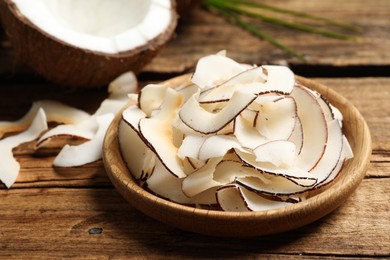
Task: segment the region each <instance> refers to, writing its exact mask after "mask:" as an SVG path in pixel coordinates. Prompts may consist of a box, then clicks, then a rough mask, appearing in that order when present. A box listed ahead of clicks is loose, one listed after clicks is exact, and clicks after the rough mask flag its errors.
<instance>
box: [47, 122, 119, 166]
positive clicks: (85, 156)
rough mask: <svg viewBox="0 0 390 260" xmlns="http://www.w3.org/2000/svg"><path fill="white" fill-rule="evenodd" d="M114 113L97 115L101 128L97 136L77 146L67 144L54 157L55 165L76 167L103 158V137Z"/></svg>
mask: <svg viewBox="0 0 390 260" xmlns="http://www.w3.org/2000/svg"><path fill="white" fill-rule="evenodd" d="M113 118H114V114H104V115H101V116H97V117H96V120H97V123H98V125H99V128H98V130H97V132H96V134H95V136H94V137H93V138H92V139H91V140H90V141H87V142H85V143H82V144H80V145H77V146H70V145H65V146H64V147H63V148H62V150H61V151H60V153H59V154H58V155H57V156H56V158H55V159H54V162H53V165H54V166H57V167H74V166H80V165H84V164H87V163H91V162H94V161H97V160H99V159H101V158H102V149H103V139H104V136H105V134H106V132H107V129H108V126H109V125H110V123H111V121H112V120H113Z"/></svg>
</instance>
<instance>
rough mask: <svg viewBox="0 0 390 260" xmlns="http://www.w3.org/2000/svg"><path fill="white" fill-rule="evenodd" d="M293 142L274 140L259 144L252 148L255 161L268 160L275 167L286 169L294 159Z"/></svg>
mask: <svg viewBox="0 0 390 260" xmlns="http://www.w3.org/2000/svg"><path fill="white" fill-rule="evenodd" d="M295 149H296V148H295V144H294V143H292V142H290V141H284V140H276V141H270V142H267V143H265V144H261V145H259V146H258V147H256V148H255V149H254V150H253V153H254V155H255V156H256V161H257V162H270V163H272V164H273V165H275V166H276V167H280V168H282V169H288V168H290V167H292V165H293V164H294V161H295V159H296V152H295Z"/></svg>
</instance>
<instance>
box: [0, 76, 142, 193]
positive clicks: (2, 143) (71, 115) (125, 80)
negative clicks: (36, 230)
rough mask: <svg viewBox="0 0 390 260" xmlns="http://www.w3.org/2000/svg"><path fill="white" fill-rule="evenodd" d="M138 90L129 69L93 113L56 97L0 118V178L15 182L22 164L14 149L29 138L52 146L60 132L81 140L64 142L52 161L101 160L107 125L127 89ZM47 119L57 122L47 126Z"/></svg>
mask: <svg viewBox="0 0 390 260" xmlns="http://www.w3.org/2000/svg"><path fill="white" fill-rule="evenodd" d="M136 90H137V80H136V78H135V75H134V74H133V73H132V72H128V73H124V74H123V75H121V76H119V77H118V78H117V79H115V80H114V81H113V82H111V84H110V85H109V88H108V91H109V93H110V95H109V97H108V98H107V99H105V100H104V101H103V102H102V103H101V105H100V107H99V108H98V109H97V110H96V112H95V113H94V114H92V115H91V114H89V113H87V112H85V111H82V110H80V109H77V108H74V107H71V106H68V105H66V104H63V103H60V102H57V101H52V100H39V101H36V102H34V103H33V105H32V107H31V108H30V110H29V111H28V113H27V114H26V115H25V116H24V117H23V118H21V119H20V120H17V121H13V122H9V121H0V165H1V167H0V181H1V182H3V183H4V184H5V185H6V186H7V187H8V188H10V187H11V186H12V185H13V184H14V183H15V181H16V178H17V176H18V174H19V170H20V165H19V163H18V161H17V160H16V159H15V158H14V156H13V153H12V150H13V149H14V148H15V147H17V146H19V145H20V144H22V143H26V142H34V143H35V148H36V149H39V148H43V147H47V146H50V143H51V141H53V140H55V139H56V138H58V137H61V136H68V137H73V138H76V139H80V140H82V141H83V142H82V143H81V144H79V145H68V144H65V146H63V148H62V149H61V151H60V153H59V154H58V155H57V156H56V158H55V160H54V162H53V165H54V166H56V167H73V166H81V165H84V164H87V163H91V162H94V161H96V160H99V159H100V158H101V157H102V145H103V139H104V135H105V133H106V131H107V128H108V126H109V125H110V123H111V121H112V119H113V118H114V115H115V114H116V113H118V111H119V110H120V109H121V108H122V107H123V106H124V105H125V104H126V103H127V102H128V93H130V92H135V91H136ZM47 122H56V123H58V125H57V126H56V127H54V128H51V129H50V130H48V125H47ZM15 133H16V134H15ZM4 136H5V137H4Z"/></svg>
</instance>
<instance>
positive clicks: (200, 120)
mask: <svg viewBox="0 0 390 260" xmlns="http://www.w3.org/2000/svg"><path fill="white" fill-rule="evenodd" d="M255 98H256V96H254V95H253V94H251V93H246V92H241V91H237V92H235V93H234V95H233V96H232V98H231V99H230V100H229V102H228V103H227V104H226V106H225V107H224V108H223V109H222V110H221V111H219V112H218V113H210V112H208V111H207V110H205V109H203V108H202V107H201V106H200V104H199V102H198V101H197V95H194V96H192V97H191V98H190V99H189V100H187V102H186V103H185V104H184V105H183V107H182V108H181V109H180V111H179V116H180V119H181V120H182V121H183V123H184V124H186V125H187V126H189V127H190V128H191V129H193V130H195V131H196V132H199V133H202V134H212V133H216V132H218V131H219V130H221V129H222V128H223V127H224V126H226V125H227V124H229V123H230V122H231V121H233V120H234V118H235V117H236V116H237V115H238V114H240V112H241V111H243V110H244V109H245V108H246V107H247V106H248V105H249V104H250V103H251V102H252V101H253V100H254V99H255Z"/></svg>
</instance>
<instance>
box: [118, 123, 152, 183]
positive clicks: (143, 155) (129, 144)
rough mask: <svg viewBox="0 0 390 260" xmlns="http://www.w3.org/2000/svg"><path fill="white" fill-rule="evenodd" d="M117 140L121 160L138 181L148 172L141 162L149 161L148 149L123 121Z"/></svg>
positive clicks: (120, 124)
mask: <svg viewBox="0 0 390 260" xmlns="http://www.w3.org/2000/svg"><path fill="white" fill-rule="evenodd" d="M118 138H119V140H120V142H119V147H120V150H121V154H122V158H123V160H124V161H125V162H126V165H127V167H128V168H129V170H130V172H131V173H132V175H133V176H134V177H135V178H136V179H140V178H141V177H142V175H143V173H144V172H145V171H146V172H147V171H148V170H147V168H148V167H145V166H144V165H143V163H142V162H143V161H144V160H146V159H148V161H151V158H150V157H149V158H147V153H148V152H147V151H148V150H149V148H148V147H147V146H146V144H145V143H144V142H143V141H142V140H141V138H139V136H138V133H137V132H136V131H135V130H134V129H133V128H132V127H131V126H130V125H129V124H127V123H126V122H125V121H124V120H121V121H120V123H119V128H118ZM145 168H146V169H145Z"/></svg>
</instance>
